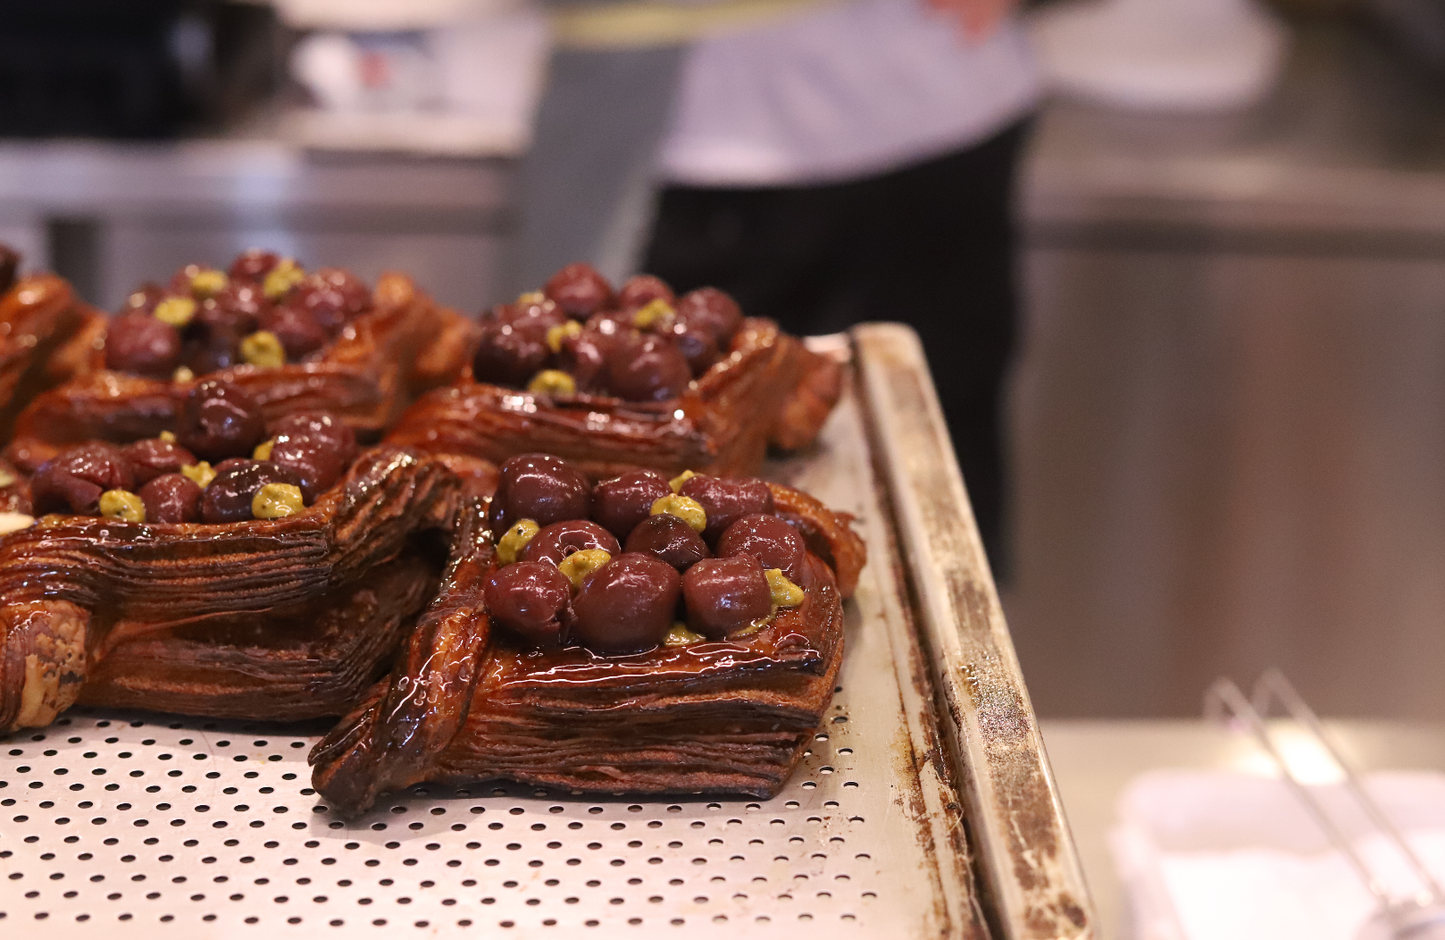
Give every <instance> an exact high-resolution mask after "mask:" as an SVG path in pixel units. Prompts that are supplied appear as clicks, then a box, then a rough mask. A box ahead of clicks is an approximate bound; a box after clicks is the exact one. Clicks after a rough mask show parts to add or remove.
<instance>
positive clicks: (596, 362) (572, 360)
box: [557, 328, 611, 392]
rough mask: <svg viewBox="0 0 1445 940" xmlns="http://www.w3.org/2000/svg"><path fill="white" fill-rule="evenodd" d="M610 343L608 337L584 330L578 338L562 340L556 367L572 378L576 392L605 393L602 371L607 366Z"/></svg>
mask: <svg viewBox="0 0 1445 940" xmlns="http://www.w3.org/2000/svg"><path fill="white" fill-rule="evenodd" d="M610 341H611V337H610V336H607V335H605V334H602V333H598V332H596V331H593V330H589V329H585V328H584V329H583V331H582V334H581V335H580V336H569V337H566V338H564V339H563V340H562V348H561V349H559V350H558V351H557V367H558V368H559V369H561V370H562V371H564V372H566V373H567V374H568V375H570V376H572V381H573V382H575V383H576V385H577V388H578V390H580V391H588V392H600V391H605V389H604V388H603V380H604V379H605V378H606V374H605V372H604V371H603V370H604V369H605V368H606V366H607V356H606V348H607V343H608V342H610Z"/></svg>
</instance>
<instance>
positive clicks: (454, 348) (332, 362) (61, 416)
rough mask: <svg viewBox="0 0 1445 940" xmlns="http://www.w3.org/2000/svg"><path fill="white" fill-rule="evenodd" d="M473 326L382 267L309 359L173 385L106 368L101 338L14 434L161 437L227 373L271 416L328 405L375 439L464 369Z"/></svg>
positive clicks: (54, 438) (28, 411) (52, 438)
mask: <svg viewBox="0 0 1445 940" xmlns="http://www.w3.org/2000/svg"><path fill="white" fill-rule="evenodd" d="M474 331H475V327H474V326H473V324H472V323H471V322H470V321H469V320H467V319H466V318H464V317H463V316H461V315H460V314H458V313H457V312H456V311H454V310H450V309H448V308H445V307H441V306H439V305H438V304H437V303H436V302H435V301H433V300H432V298H431V297H430V296H429V295H428V294H427V293H426V292H425V291H423V290H421V289H420V288H419V287H417V285H416V284H415V283H414V282H413V281H412V279H411V278H409V277H407V276H406V275H404V274H397V273H389V274H383V275H382V276H381V278H380V279H379V280H378V281H377V284H376V288H375V290H374V291H373V307H372V309H371V310H370V311H368V312H366V313H363V314H361V315H359V316H357V317H356V318H355V319H354V320H353V321H352V322H351V323H350V324H348V325H347V327H346V328H345V329H344V330H343V331H342V333H341V335H340V336H339V337H338V338H337V339H336V341H335V342H333V343H331V344H329V345H328V346H327V347H325V349H324V350H322V351H321V352H320V353H318V354H317V355H316V356H315V357H314V358H312V359H310V360H308V361H304V362H295V363H288V364H286V365H283V366H281V367H279V368H275V369H263V368H259V367H257V366H252V365H239V366H232V367H230V368H226V369H221V370H218V371H216V372H211V373H208V374H206V375H201V376H197V377H196V378H195V380H194V381H188V382H177V381H169V382H167V381H160V380H157V379H150V378H145V377H142V376H137V375H132V374H129V373H124V372H116V371H113V370H110V369H106V368H105V354H104V348H103V345H96V346H95V348H94V349H93V350H91V354H90V357H89V360H88V362H86V363H85V367H84V369H83V370H81V374H79V375H77V377H76V378H75V379H74V380H73V381H70V382H67V383H66V384H64V385H62V386H61V387H59V388H56V389H54V390H52V391H49V392H47V393H45V394H43V395H40V396H38V397H37V398H36V399H35V400H34V401H33V402H31V403H30V404H29V406H28V407H26V408H25V410H24V411H23V412H22V413H21V414H20V416H19V418H18V420H17V421H16V423H15V436H16V437H17V438H30V439H33V440H40V441H46V442H49V443H52V444H73V443H80V442H82V441H90V440H103V441H131V440H137V439H141V438H147V437H154V436H156V435H157V434H159V433H160V432H161V431H163V430H165V429H167V428H169V427H171V426H172V424H173V423H174V421H175V414H176V409H177V408H178V407H179V405H180V402H181V401H182V400H183V399H184V398H185V396H186V394H187V393H188V392H189V391H190V390H191V388H192V387H194V385H195V384H196V382H200V381H203V380H206V379H221V380H224V381H226V382H229V383H231V384H234V385H236V386H239V387H240V388H241V389H243V390H244V391H245V392H247V393H248V394H249V395H251V396H252V397H253V398H255V399H256V400H257V401H258V402H259V403H260V404H261V406H262V409H263V410H264V412H265V415H266V418H267V420H274V419H275V418H278V417H281V416H283V415H287V414H292V413H295V412H298V411H328V412H331V413H333V414H335V415H337V416H339V417H340V418H341V419H342V420H344V421H345V422H346V423H347V424H349V425H351V426H352V427H353V428H355V429H356V431H357V433H358V434H361V435H363V436H366V435H368V434H369V435H371V436H372V439H375V437H376V436H377V435H379V434H380V433H381V432H382V430H383V429H385V428H386V426H387V425H388V424H390V423H391V421H392V420H393V419H395V417H396V416H397V415H398V414H399V413H400V412H401V411H402V409H404V408H405V407H406V406H407V404H409V403H410V402H411V401H412V400H413V399H414V398H415V397H416V396H417V395H419V394H421V393H422V392H424V391H426V390H427V389H430V388H434V387H436V386H438V385H442V384H444V383H446V382H450V381H452V380H454V379H455V378H456V376H457V375H458V374H460V373H461V371H462V367H463V365H464V364H465V360H466V355H467V354H468V351H469V349H470V346H471V343H472V339H471V337H472V335H473V333H474Z"/></svg>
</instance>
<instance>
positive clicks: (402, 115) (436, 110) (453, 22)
mask: <svg viewBox="0 0 1445 940" xmlns="http://www.w3.org/2000/svg"><path fill="white" fill-rule="evenodd" d="M0 11H3V12H0V240H3V241H6V242H9V243H11V244H13V245H15V246H16V247H18V248H19V249H21V250H22V251H23V252H25V254H26V257H27V259H28V262H29V265H30V266H31V267H48V268H52V269H54V270H57V271H59V272H60V273H61V274H63V275H65V276H66V277H68V278H69V279H70V280H72V281H73V282H74V283H75V284H76V285H77V286H78V287H79V289H80V290H81V291H82V293H83V294H85V295H86V296H87V297H88V298H89V299H91V300H92V301H93V302H95V303H97V304H99V305H100V306H102V307H104V308H107V309H114V308H115V307H117V306H118V304H119V303H120V301H121V299H122V297H123V296H124V295H125V293H126V292H127V291H128V290H129V289H131V288H132V287H133V286H134V285H136V284H138V283H140V282H141V281H144V280H147V279H153V278H158V277H163V276H165V275H166V274H168V273H169V272H170V271H172V270H173V269H175V268H176V267H178V266H180V265H182V264H184V263H187V262H190V261H195V260H204V261H211V262H217V261H222V260H224V259H226V258H229V257H230V256H231V255H233V254H234V253H235V252H237V251H239V250H241V249H244V248H247V247H250V246H253V245H261V246H266V247H269V248H273V249H275V250H279V251H283V252H287V253H292V254H295V255H297V256H299V257H300V258H302V259H303V260H306V261H308V262H314V263H326V264H340V265H345V266H349V267H352V268H354V269H355V270H356V271H357V272H358V273H360V274H362V275H363V276H366V277H375V276H376V274H378V273H379V272H380V271H382V270H384V269H387V268H401V269H405V270H408V271H410V272H411V273H412V274H414V275H415V276H416V278H417V280H418V281H420V282H421V283H422V284H424V285H426V286H427V287H428V288H429V289H430V290H431V291H432V292H433V293H435V294H436V295H437V296H438V297H439V298H440V299H441V300H443V301H445V302H447V303H450V304H453V305H457V306H459V307H461V308H463V309H467V310H479V309H481V308H482V307H483V306H484V305H486V304H488V303H491V302H493V301H495V300H498V299H499V298H498V297H497V296H496V292H497V285H498V284H499V283H500V280H501V279H500V278H499V276H498V272H499V266H500V265H502V264H504V263H505V261H504V259H505V256H506V250H507V246H508V241H509V238H510V237H511V236H512V233H513V231H514V227H515V207H514V206H513V205H511V203H510V201H509V200H510V192H511V189H510V179H511V175H512V173H513V170H514V167H515V164H516V160H517V158H518V156H519V155H520V154H521V153H523V152H524V151H525V149H526V147H527V144H528V137H529V127H530V122H531V118H532V114H533V110H534V107H535V103H536V101H537V98H538V95H539V91H540V88H541V85H542V82H543V81H544V78H545V76H544V71H545V63H546V54H547V48H548V41H549V39H548V30H547V23H546V20H545V18H544V17H543V15H542V14H541V13H540V12H539V11H538V10H537V9H535V8H533V7H530V6H527V5H526V4H525V3H524V2H522V0H426V2H422V0H412V2H405V3H402V2H388V0H365V2H362V0H356V2H350V3H338V2H327V0H286V2H284V3H277V4H276V5H274V6H273V5H266V4H262V3H237V2H201V0H196V2H181V0H127V2H124V3H122V2H116V0H110V2H102V0H45V2H39V0H35V2H18V0H4V2H3V3H0ZM1029 15H1030V18H1031V21H1032V30H1033V33H1034V37H1035V41H1036V44H1037V46H1038V49H1039V51H1040V53H1041V55H1042V56H1043V57H1044V60H1045V63H1046V66H1047V69H1048V71H1049V73H1050V75H1051V79H1052V82H1053V93H1052V96H1051V98H1050V100H1049V102H1048V103H1047V104H1046V106H1045V108H1044V110H1043V112H1042V114H1041V116H1040V118H1039V120H1038V122H1037V124H1036V127H1035V133H1034V138H1033V141H1032V144H1031V151H1030V154H1029V157H1028V161H1027V168H1026V172H1025V174H1024V183H1023V186H1022V189H1021V192H1020V193H1019V194H1018V211H1019V213H1020V219H1021V223H1022V232H1023V239H1024V263H1023V267H1022V270H1021V272H1020V277H1021V278H1022V284H1023V287H1024V292H1025V297H1026V309H1027V330H1026V338H1025V342H1024V346H1023V352H1022V355H1021V358H1020V359H1019V361H1018V364H1017V370H1016V374H1015V380H1014V387H1013V396H1012V402H1011V408H1010V415H1009V418H1010V424H1011V428H1012V432H1013V440H1014V444H1013V453H1014V459H1013V474H1014V479H1015V487H1014V499H1013V509H1012V522H1013V524H1012V533H1013V534H1012V539H1011V546H1012V550H1011V563H1010V564H1009V565H1008V566H1007V569H1008V577H1007V580H1006V585H1005V603H1006V607H1007V611H1008V616H1009V620H1010V624H1011V627H1012V630H1013V633H1014V638H1015V642H1016V644H1017V646H1018V649H1019V653H1020V656H1021V659H1022V661H1023V665H1024V669H1025V673H1026V676H1027V679H1028V682H1029V686H1030V689H1031V692H1032V695H1033V698H1034V703H1035V705H1036V707H1037V709H1038V710H1039V712H1040V713H1041V714H1042V715H1044V716H1046V717H1048V716H1080V715H1087V716H1159V715H1181V716H1182V715H1197V714H1198V711H1199V701H1200V694H1201V692H1202V691H1203V689H1204V688H1205V686H1206V685H1207V684H1208V682H1209V681H1210V680H1212V679H1213V678H1214V677H1215V676H1216V675H1219V674H1222V673H1232V674H1235V675H1239V676H1242V677H1249V676H1253V675H1254V674H1255V673H1257V672H1258V671H1259V670H1260V669H1261V668H1263V667H1264V666H1266V665H1277V666H1280V667H1282V668H1283V669H1284V670H1285V671H1286V672H1287V673H1288V674H1289V675H1290V676H1291V677H1292V678H1293V679H1294V680H1295V682H1296V683H1297V685H1298V686H1299V687H1300V689H1301V691H1302V692H1303V693H1304V694H1305V696H1306V697H1307V698H1308V699H1310V700H1311V701H1312V702H1313V703H1314V704H1315V705H1316V706H1317V707H1319V708H1320V710H1321V711H1323V712H1325V713H1326V714H1332V715H1372V716H1389V717H1410V718H1433V719H1439V718H1442V717H1445V692H1442V683H1441V681H1440V676H1441V674H1442V672H1445V407H1442V406H1445V0H1288V2H1287V3H1286V2H1285V0H1280V2H1279V3H1277V4H1275V5H1271V6H1264V5H1258V4H1256V3H1253V2H1245V0H1102V2H1088V3H1080V2H1078V0H1060V2H1057V3H1048V4H1042V5H1038V6H1035V7H1033V8H1032V9H1031V11H1030V14H1029Z"/></svg>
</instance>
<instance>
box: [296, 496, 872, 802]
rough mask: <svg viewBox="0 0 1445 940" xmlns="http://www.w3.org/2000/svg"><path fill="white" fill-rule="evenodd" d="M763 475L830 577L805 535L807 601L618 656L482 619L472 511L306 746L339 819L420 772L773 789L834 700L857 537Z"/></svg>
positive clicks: (590, 786) (669, 787)
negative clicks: (380, 649) (388, 649)
mask: <svg viewBox="0 0 1445 940" xmlns="http://www.w3.org/2000/svg"><path fill="white" fill-rule="evenodd" d="M769 487H770V489H771V490H772V492H773V496H774V501H775V504H776V505H777V506H778V507H779V512H780V513H782V512H783V511H784V507H786V511H787V512H789V513H792V514H795V515H798V516H800V517H803V518H806V519H808V520H809V523H810V524H809V527H808V529H807V530H806V531H805V539H806V540H807V541H808V543H809V545H810V546H812V545H814V544H817V545H820V546H821V545H826V549H825V551H826V553H827V555H828V557H830V558H832V559H834V563H835V564H836V565H837V572H838V573H837V574H835V570H834V568H832V567H830V566H829V565H828V564H826V563H825V562H824V561H823V559H822V558H821V557H819V556H818V555H817V554H816V553H814V552H813V551H812V550H811V548H810V551H809V553H808V555H807V556H806V557H805V560H804V564H803V566H802V568H803V571H802V575H801V580H800V581H799V586H800V587H802V588H803V590H804V601H803V603H802V604H801V605H799V606H798V607H795V608H788V609H784V610H780V611H779V612H778V614H777V616H776V617H775V618H774V619H773V620H772V621H771V622H770V623H768V624H767V625H766V626H764V627H763V628H762V629H760V630H758V631H757V632H756V633H752V634H750V635H748V636H745V637H734V638H730V639H727V640H719V641H703V642H698V643H694V644H691V645H688V646H682V647H665V646H664V647H659V648H657V649H654V650H651V651H649V652H645V653H637V654H631V655H624V656H598V655H595V654H593V653H590V652H588V651H587V650H584V649H580V648H576V647H571V648H564V649H554V650H536V649H524V648H523V647H522V646H520V645H519V644H518V643H517V642H516V641H515V639H514V638H512V637H511V636H510V635H509V634H507V633H506V631H502V630H497V631H493V630H492V629H491V623H490V620H489V617H488V616H487V614H486V612H485V607H484V603H483V591H484V587H485V585H486V582H487V579H488V578H489V577H490V575H491V573H492V572H493V571H494V570H496V561H495V558H494V553H493V548H492V544H491V537H490V536H491V533H490V532H488V531H487V528H486V525H487V523H486V519H485V516H484V515H483V513H482V511H481V508H480V506H477V507H475V508H474V509H473V510H471V511H470V513H468V514H467V515H466V517H465V518H464V519H463V520H462V521H461V523H460V524H459V528H458V534H457V537H456V539H455V541H454V548H453V560H452V563H451V566H450V568H449V570H448V572H447V574H446V576H445V578H444V580H443V584H442V589H441V591H440V592H439V593H438V595H437V598H436V600H434V601H433V603H432V605H431V607H430V608H429V609H428V611H427V613H426V614H425V615H423V617H422V618H421V620H420V621H419V624H418V628H417V630H416V631H415V632H414V633H413V634H412V636H411V639H410V641H409V644H408V646H407V649H406V651H405V653H404V654H403V655H402V656H401V657H400V660H399V662H398V664H397V666H396V668H395V669H394V670H393V671H392V674H391V676H390V677H389V678H388V679H387V680H385V681H383V682H381V683H378V684H377V685H376V686H375V687H374V688H373V689H372V690H371V691H370V693H369V694H368V697H367V700H366V701H365V702H363V703H362V704H361V705H360V707H358V708H357V709H356V710H355V711H353V712H352V713H351V714H350V715H348V716H347V717H346V718H345V719H343V720H342V722H341V723H340V724H339V725H338V726H337V728H336V729H335V730H334V731H332V733H331V734H330V735H328V736H327V738H326V739H324V740H323V741H322V742H321V743H320V744H318V745H317V747H316V748H315V750H314V751H313V752H312V754H311V762H312V764H313V765H314V768H315V769H314V774H313V781H314V786H315V787H316V789H317V791H318V792H319V793H320V794H321V795H322V796H323V797H324V798H325V799H326V800H327V801H328V802H329V803H330V804H331V805H332V806H333V807H334V808H335V809H336V810H337V811H338V812H340V813H342V814H345V815H354V814H356V813H359V812H362V811H364V810H365V809H366V808H367V807H368V806H370V805H371V804H372V803H373V802H374V801H375V799H376V797H377V796H378V795H379V794H380V793H381V792H383V791H385V790H395V789H399V788H402V787H406V786H409V785H412V784H415V783H419V782H422V781H425V780H444V781H462V780H475V779H478V778H482V779H489V778H501V779H508V780H515V781H522V782H527V783H535V784H539V785H543V786H551V787H558V788H560V789H565V790H569V791H577V792H584V793H638V794H663V793H699V792H701V793H733V794H748V795H753V796H758V797H767V796H771V795H773V794H775V793H776V792H777V791H778V789H779V788H780V787H781V786H782V785H783V783H784V782H785V781H786V779H787V777H788V775H789V773H790V772H791V770H792V768H793V766H794V764H795V763H796V762H797V760H798V759H799V758H800V756H801V753H802V751H803V749H804V748H805V747H806V745H807V741H808V738H809V735H810V734H811V733H812V732H813V731H814V729H816V727H817V725H818V722H819V721H820V720H821V718H822V716H823V714H824V712H825V710H826V708H827V705H828V702H829V701H830V699H831V697H832V691H833V685H834V683H835V681H836V678H837V673H838V669H839V666H840V664H841V661H842V654H843V606H842V602H843V598H844V597H845V596H846V595H847V594H848V593H850V592H851V591H852V589H853V587H854V586H855V584H856V578H857V573H858V571H859V570H860V569H861V568H862V566H863V562H864V558H865V549H864V546H863V543H862V541H861V539H859V538H858V536H857V535H855V534H854V533H853V532H852V531H851V530H850V529H849V528H848V525H847V517H846V516H843V515H841V514H835V513H832V512H830V511H829V510H827V509H826V508H825V507H823V506H822V504H821V503H819V502H818V501H817V500H815V499H813V498H812V497H808V496H806V495H805V494H801V493H799V492H798V491H796V490H793V489H791V488H789V487H785V486H780V485H776V484H769ZM808 533H811V534H808Z"/></svg>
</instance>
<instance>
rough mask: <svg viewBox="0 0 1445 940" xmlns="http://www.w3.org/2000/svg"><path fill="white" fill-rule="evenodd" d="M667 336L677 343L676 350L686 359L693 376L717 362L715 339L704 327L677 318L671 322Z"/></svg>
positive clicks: (700, 373)
mask: <svg viewBox="0 0 1445 940" xmlns="http://www.w3.org/2000/svg"><path fill="white" fill-rule="evenodd" d="M667 336H668V337H669V338H670V339H671V340H672V341H673V342H674V343H675V344H677V351H678V352H680V353H682V356H683V358H684V359H686V360H687V367H688V368H689V369H691V370H692V374H693V375H694V376H698V375H702V374H703V373H704V372H706V371H707V370H708V369H710V368H711V367H712V364H713V363H714V362H717V359H718V351H717V340H716V339H714V338H713V335H712V333H711V332H710V331H708V330H707V329H706V328H704V327H699V326H695V325H693V324H690V323H688V322H687V321H685V320H678V321H677V322H675V323H673V324H672V326H671V328H670V329H669V331H668V333H667Z"/></svg>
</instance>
